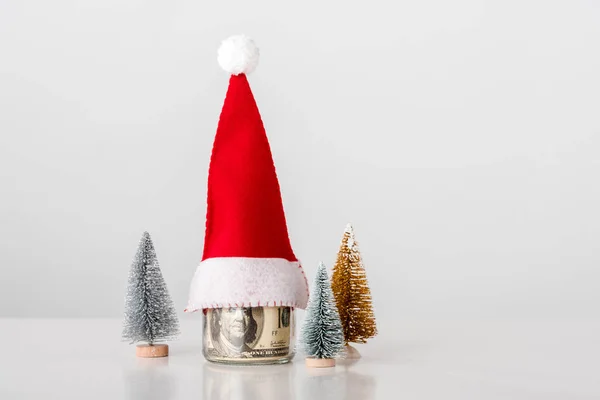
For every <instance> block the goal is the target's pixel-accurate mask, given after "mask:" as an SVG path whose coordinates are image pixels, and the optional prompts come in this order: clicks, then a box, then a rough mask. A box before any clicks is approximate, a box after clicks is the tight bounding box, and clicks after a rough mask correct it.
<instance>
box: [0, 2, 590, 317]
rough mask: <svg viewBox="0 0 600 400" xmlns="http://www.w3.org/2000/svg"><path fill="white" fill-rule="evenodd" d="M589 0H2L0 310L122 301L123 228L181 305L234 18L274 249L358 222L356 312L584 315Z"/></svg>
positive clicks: (327, 243) (331, 246)
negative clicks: (259, 132) (273, 210)
mask: <svg viewBox="0 0 600 400" xmlns="http://www.w3.org/2000/svg"><path fill="white" fill-rule="evenodd" d="M599 21H600V6H599V5H598V3H597V2H595V1H592V0H588V1H573V0H572V1H522V0H520V1H502V2H498V1H491V0H488V1H468V0H457V1H452V2H448V1H441V0H439V1H418V2H417V1H411V2H407V1H403V2H397V1H388V2H382V1H369V2H348V1H312V0H308V1H303V2H299V3H298V2H297V3H290V2H281V1H265V2H248V1H226V2H225V1H221V2H219V1H213V2H206V1H197V0H195V1H191V0H189V1H188V0H186V1H183V0H181V1H179V0H177V1H142V0H101V1H100V0H88V1H80V2H76V1H65V0H56V1H52V2H48V1H41V0H35V1H17V0H0V57H1V58H0V199H1V200H0V201H1V205H2V207H1V208H0V265H1V268H2V278H1V279H0V315H1V316H28V317H33V316H43V317H67V316H72V317H101V316H120V315H121V313H122V309H123V296H124V290H125V283H126V279H127V273H128V269H129V265H130V262H131V260H132V258H133V255H134V253H135V250H136V246H137V242H138V239H139V237H140V236H141V233H142V231H144V230H148V231H150V233H151V234H152V236H153V239H154V242H155V245H156V248H157V252H158V256H159V260H160V261H161V266H162V269H163V273H164V275H165V278H166V279H167V283H168V285H169V288H170V291H171V293H172V296H173V299H174V301H175V303H176V305H177V307H178V308H179V309H180V310H181V309H183V307H184V306H185V303H186V298H187V292H188V285H189V281H190V279H191V277H192V274H193V272H194V270H195V267H196V265H197V263H198V261H199V259H200V257H201V253H202V241H203V227H204V214H205V198H206V173H207V168H208V161H209V156H210V150H211V145H212V140H213V137H214V131H215V127H216V124H217V120H218V116H219V112H220V108H221V105H222V101H223V98H224V96H225V91H226V89H227V79H228V76H227V74H226V73H225V72H224V71H222V70H220V68H219V66H218V64H217V62H216V50H217V48H218V45H219V43H220V40H221V39H224V38H226V37H227V36H229V35H231V34H234V33H242V32H243V33H246V34H248V35H250V36H252V37H254V39H255V40H256V42H257V44H258V45H259V47H260V48H261V53H262V58H261V62H260V65H259V67H258V69H257V71H256V72H255V73H254V74H253V75H252V76H250V83H251V86H252V88H253V91H254V94H255V96H256V98H257V101H258V104H259V108H260V110H261V112H262V116H263V119H264V121H265V125H266V128H267V133H268V135H269V139H270V142H271V146H272V149H273V153H274V157H275V162H276V165H277V168H278V173H279V178H280V182H281V187H282V191H283V198H284V203H285V207H286V210H287V217H288V224H289V229H290V235H291V238H292V244H293V246H294V248H295V250H296V253H297V255H298V256H299V257H300V259H301V260H302V261H303V262H304V265H305V269H306V271H307V274H308V275H309V277H311V278H312V277H313V276H314V273H315V270H316V266H317V262H318V261H319V260H323V261H325V262H326V263H327V264H328V265H329V266H331V264H332V263H333V260H334V258H335V254H336V252H337V248H338V245H339V240H340V238H341V234H342V232H343V229H344V226H345V224H346V223H347V222H349V221H351V222H353V223H354V225H355V228H356V233H357V239H358V240H359V243H360V244H361V248H362V251H363V256H364V259H365V262H366V267H367V274H368V277H369V280H370V283H371V287H372V291H373V296H374V303H375V307H376V313H377V314H379V315H387V316H391V317H394V316H402V317H404V316H406V317H434V318H463V317H464V318H530V317H534V316H535V317H542V318H545V317H554V316H561V317H576V316H596V317H597V315H598V304H599V301H600V291H599V290H598V282H600V268H599V267H600V248H599V245H598V244H599V243H600V185H599V184H598V178H599V173H600V158H599V157H600V156H599V154H600V153H599V151H600V120H599V117H598V110H600V73H599V71H600V52H599V51H598V50H599V48H600V23H598V22H599Z"/></svg>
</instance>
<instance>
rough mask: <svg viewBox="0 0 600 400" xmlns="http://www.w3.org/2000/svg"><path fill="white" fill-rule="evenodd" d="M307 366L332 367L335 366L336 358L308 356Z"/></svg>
mask: <svg viewBox="0 0 600 400" xmlns="http://www.w3.org/2000/svg"><path fill="white" fill-rule="evenodd" d="M306 366H307V367H308V368H331V367H335V359H333V358H314V357H306Z"/></svg>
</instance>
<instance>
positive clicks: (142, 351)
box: [135, 344, 169, 358]
mask: <svg viewBox="0 0 600 400" xmlns="http://www.w3.org/2000/svg"><path fill="white" fill-rule="evenodd" d="M135 355H136V356H138V357H143V358H157V357H166V356H168V355H169V345H168V344H138V345H137V346H136V347H135Z"/></svg>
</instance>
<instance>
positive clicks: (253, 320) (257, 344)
mask: <svg viewBox="0 0 600 400" xmlns="http://www.w3.org/2000/svg"><path fill="white" fill-rule="evenodd" d="M203 335H204V340H203V353H204V356H205V357H206V359H207V360H209V361H215V362H226V363H238V364H243V363H248V364H270V363H282V362H287V361H289V360H291V359H292V357H293V356H294V336H295V318H294V309H293V308H292V307H231V308H211V309H207V310H205V313H204V333H203Z"/></svg>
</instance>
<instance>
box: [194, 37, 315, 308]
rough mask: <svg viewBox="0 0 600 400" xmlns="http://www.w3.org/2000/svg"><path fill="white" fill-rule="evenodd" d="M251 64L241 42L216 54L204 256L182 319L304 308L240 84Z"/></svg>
mask: <svg viewBox="0 0 600 400" xmlns="http://www.w3.org/2000/svg"><path fill="white" fill-rule="evenodd" d="M258 56H259V52H258V48H257V47H256V45H255V44H254V42H253V41H252V40H251V39H250V38H248V37H246V36H244V35H240V36H233V37H231V38H229V39H227V40H225V41H224V42H223V43H222V45H221V47H220V48H219V53H218V61H219V64H220V65H221V67H223V69H225V70H226V71H227V72H229V73H231V78H230V79H229V89H228V90H227V95H226V97H225V103H224V104H223V110H222V111H221V117H220V119H219V124H218V127H217V134H216V136H215V142H214V145H213V151H212V156H211V159H210V167H209V175H208V206H207V213H206V234H205V239H204V255H203V257H202V262H200V265H199V266H198V268H197V269H196V273H195V274H194V277H193V279H192V283H191V287H190V296H189V301H188V306H187V308H186V311H196V310H199V309H205V308H221V307H259V306H290V307H298V308H305V307H306V303H307V301H308V285H307V282H306V277H305V275H304V271H303V270H302V266H301V265H300V262H299V261H298V259H297V258H296V256H295V255H294V252H293V250H292V247H291V244H290V240H289V236H288V231H287V225H286V220H285V214H284V211H283V203H282V201H281V193H280V191H279V182H278V181H277V175H276V173H275V165H274V164H273V157H272V156H271V149H270V147H269V142H268V140H267V135H266V133H265V128H264V126H263V123H262V120H261V117H260V113H259V112H258V107H257V106H256V102H255V100H254V96H253V95H252V91H251V90H250V86H249V84H248V80H247V78H246V74H248V73H250V72H252V71H253V70H254V69H255V68H256V65H257V64H258Z"/></svg>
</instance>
